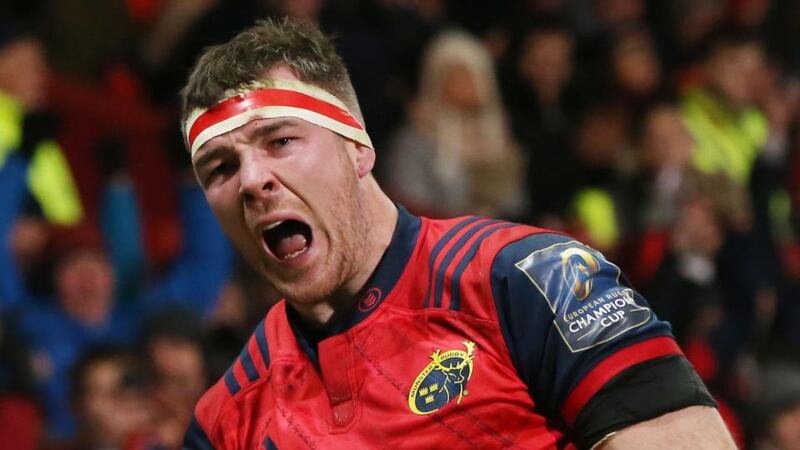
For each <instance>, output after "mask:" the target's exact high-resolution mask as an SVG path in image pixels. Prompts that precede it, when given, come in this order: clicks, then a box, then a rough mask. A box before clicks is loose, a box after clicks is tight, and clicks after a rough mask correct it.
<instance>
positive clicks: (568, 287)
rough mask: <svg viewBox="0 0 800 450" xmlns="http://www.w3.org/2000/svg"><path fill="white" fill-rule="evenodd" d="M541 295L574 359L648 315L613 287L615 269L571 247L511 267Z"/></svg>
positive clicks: (632, 295) (539, 253) (597, 256)
mask: <svg viewBox="0 0 800 450" xmlns="http://www.w3.org/2000/svg"><path fill="white" fill-rule="evenodd" d="M515 267H516V268H517V269H519V270H521V271H522V272H523V273H524V274H525V275H526V276H527V277H528V279H529V280H530V281H531V283H533V285H534V286H535V287H536V289H537V290H538V291H539V292H540V293H541V294H542V296H543V297H544V298H545V300H546V301H547V303H548V305H549V306H550V310H551V311H552V312H553V314H554V315H555V318H554V323H555V326H556V328H557V329H558V332H559V334H560V335H561V337H562V339H563V340H564V342H565V343H566V344H567V346H568V347H569V349H570V351H571V352H573V353H577V352H580V351H583V350H587V349H590V348H592V347H594V346H597V345H600V344H602V343H604V342H608V341H610V340H612V339H614V338H616V337H617V336H620V335H621V334H623V333H625V332H627V331H630V330H632V329H634V328H637V327H640V326H642V325H644V324H645V323H647V321H648V320H650V316H651V312H650V309H649V308H647V307H646V306H643V305H641V304H639V303H637V296H638V294H636V293H635V292H634V291H633V289H630V288H628V287H625V286H622V285H621V284H620V282H619V278H620V270H619V267H617V266H616V265H614V264H612V263H611V262H609V261H608V260H606V259H605V258H604V257H603V255H602V254H600V252H598V251H596V250H594V249H592V248H590V247H588V246H585V245H583V244H581V243H579V242H577V241H569V242H563V243H558V244H554V245H551V246H549V247H547V248H543V249H541V250H536V251H535V252H533V253H531V254H530V255H528V256H527V257H525V258H524V259H522V260H520V261H519V262H517V263H516V264H515Z"/></svg>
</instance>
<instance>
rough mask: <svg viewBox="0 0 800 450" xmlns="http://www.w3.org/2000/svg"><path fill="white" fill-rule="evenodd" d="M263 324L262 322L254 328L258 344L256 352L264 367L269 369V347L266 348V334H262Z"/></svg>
mask: <svg viewBox="0 0 800 450" xmlns="http://www.w3.org/2000/svg"><path fill="white" fill-rule="evenodd" d="M264 322H266V319H264V320H262V321H261V323H260V324H258V328H256V332H255V335H256V342H257V343H258V351H259V353H261V359H262V360H263V361H264V367H269V347H267V334H266V333H265V332H264Z"/></svg>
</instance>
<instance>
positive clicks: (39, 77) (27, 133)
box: [0, 17, 82, 225]
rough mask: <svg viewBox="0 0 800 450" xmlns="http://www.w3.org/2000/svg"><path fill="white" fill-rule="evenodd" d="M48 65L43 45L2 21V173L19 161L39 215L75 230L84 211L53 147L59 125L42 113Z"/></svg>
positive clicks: (0, 135)
mask: <svg viewBox="0 0 800 450" xmlns="http://www.w3.org/2000/svg"><path fill="white" fill-rule="evenodd" d="M46 77H47V65H46V62H45V58H44V51H43V49H42V45H41V44H40V42H39V40H38V39H37V38H36V37H35V36H34V35H33V34H31V33H30V32H27V31H26V30H25V29H24V28H23V27H22V25H20V24H18V23H16V22H14V21H12V20H10V19H7V18H1V17H0V168H2V167H3V166H4V165H5V163H6V161H7V160H8V158H9V157H12V156H13V155H17V156H16V157H17V158H22V159H23V160H24V161H25V164H26V167H27V169H26V170H27V183H28V189H29V191H30V193H31V194H32V195H33V197H34V198H35V200H36V202H37V206H38V209H40V210H41V214H42V215H43V216H44V217H45V218H47V219H48V220H50V221H52V222H56V223H60V224H65V225H74V224H76V223H78V222H79V221H80V220H81V217H82V206H81V202H80V200H79V198H78V196H77V190H76V187H75V183H74V181H73V178H72V173H71V171H70V168H69V166H68V165H67V162H66V160H65V159H64V156H63V155H62V153H61V150H60V149H59V147H58V145H57V144H56V143H55V142H54V141H53V138H54V136H55V133H56V124H55V120H54V119H53V118H52V117H51V116H50V115H49V114H47V113H46V112H45V111H44V110H43V105H44V101H45V94H46V85H45V81H46Z"/></svg>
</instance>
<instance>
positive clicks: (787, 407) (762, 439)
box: [755, 363, 800, 450]
mask: <svg viewBox="0 0 800 450" xmlns="http://www.w3.org/2000/svg"><path fill="white" fill-rule="evenodd" d="M760 386H761V393H760V398H759V400H758V401H757V403H756V414H757V420H758V439H757V445H756V446H755V448H756V449H757V450H798V449H800V369H799V368H798V367H797V365H796V364H786V363H772V364H770V365H768V366H766V367H765V368H764V370H763V371H762V372H761V376H760Z"/></svg>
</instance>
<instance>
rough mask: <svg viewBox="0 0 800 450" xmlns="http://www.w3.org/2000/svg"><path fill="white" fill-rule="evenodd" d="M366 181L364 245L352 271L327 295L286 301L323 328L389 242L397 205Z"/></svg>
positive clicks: (351, 298)
mask: <svg viewBox="0 0 800 450" xmlns="http://www.w3.org/2000/svg"><path fill="white" fill-rule="evenodd" d="M366 183H367V186H366V188H367V190H368V192H367V195H366V202H365V204H364V207H365V208H366V211H365V213H366V214H365V215H366V217H368V221H367V227H366V229H365V230H362V231H363V233H364V236H365V239H364V242H363V244H364V245H365V247H364V248H363V250H362V252H361V253H360V257H359V258H356V261H355V264H357V266H356V267H353V269H352V275H351V276H350V277H349V278H348V279H347V281H346V282H345V283H344V284H343V285H342V286H341V287H340V288H339V289H338V290H336V291H335V292H334V293H333V295H332V296H331V297H330V298H328V299H325V300H323V301H321V302H317V303H313V304H296V303H293V302H291V301H289V303H290V304H291V305H292V307H293V308H294V309H295V310H296V311H297V312H298V313H299V315H300V316H301V317H302V319H303V321H304V322H305V323H306V324H307V325H308V326H310V327H312V328H325V327H326V326H328V325H329V324H331V323H334V322H335V321H336V320H337V319H338V318H339V317H342V316H343V315H345V314H347V313H348V312H349V311H350V310H351V309H352V305H353V304H354V303H355V302H357V301H358V295H359V294H360V293H361V291H362V290H363V288H364V286H365V285H366V284H367V281H368V280H369V278H370V276H371V275H372V274H373V272H375V269H376V268H377V267H378V264H379V263H380V261H381V257H383V254H384V253H385V252H386V249H387V248H388V247H389V244H391V242H392V236H393V234H394V230H395V227H396V226H397V216H398V212H397V207H396V206H395V205H394V203H392V201H391V200H390V199H389V197H387V196H386V194H384V193H383V191H382V190H381V189H380V187H379V186H378V184H377V182H376V181H375V179H374V178H372V177H370V178H369V179H368V180H366Z"/></svg>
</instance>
